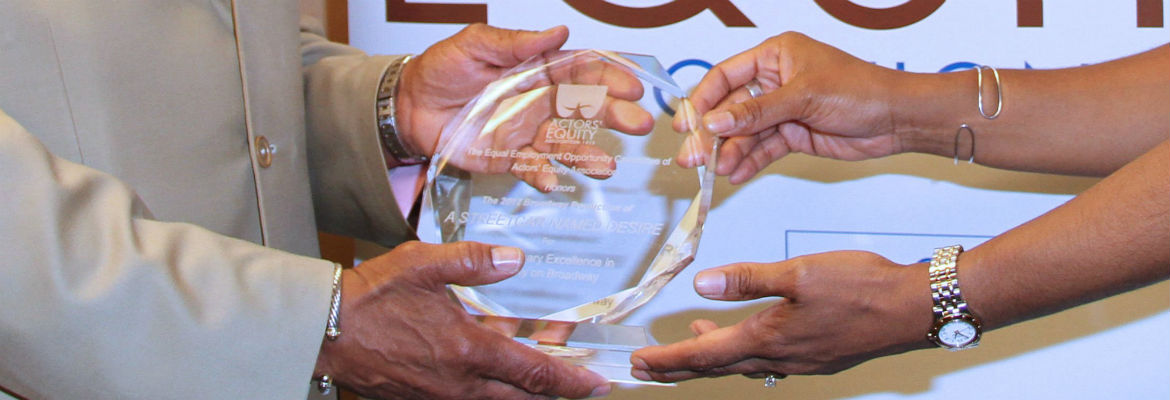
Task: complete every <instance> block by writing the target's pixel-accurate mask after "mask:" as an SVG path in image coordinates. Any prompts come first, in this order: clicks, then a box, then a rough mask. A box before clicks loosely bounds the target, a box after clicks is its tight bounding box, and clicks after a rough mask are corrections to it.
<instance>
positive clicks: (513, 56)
mask: <svg viewBox="0 0 1170 400" xmlns="http://www.w3.org/2000/svg"><path fill="white" fill-rule="evenodd" d="M567 38H568V30H567V29H566V28H564V27H563V26H562V27H556V28H552V29H549V30H546V31H544V32H539V33H537V32H526V31H514V30H505V29H498V28H493V27H490V26H487V25H483V24H475V25H471V26H468V27H467V28H466V29H464V30H463V31H460V32H459V33H458V34H456V35H455V36H452V37H451V38H448V39H446V40H444V41H441V42H439V43H437V44H435V45H434V46H432V47H431V48H429V49H427V51H426V52H424V53H423V54H422V55H420V56H419V57H418V58H417V59H416V60H414V61H411V62H409V63H407V64H406V67H405V70H404V71H403V77H402V80H401V82H400V86H399V99H398V101H399V104H398V112H399V114H398V116H399V120H400V121H403V122H402V123H400V126H399V128H400V129H401V130H402V132H403V136H404V138H405V140H407V141H408V145H409V146H411V147H412V148H414V149H419V150H420V151H422V152H423V153H425V154H430V155H434V153H435V151H436V147H437V146H438V141H439V136H440V134H441V133H442V130H443V128H444V126H445V125H446V124H447V123H449V122H450V121H451V119H452V118H454V117H455V115H456V114H457V113H458V112H459V111H460V110H461V109H462V108H463V107H464V106H466V105H467V103H468V102H470V101H471V100H472V99H473V98H474V97H475V96H476V95H477V94H479V93H480V92H481V91H482V90H483V89H484V88H485V87H486V86H487V85H488V84H489V83H491V82H493V81H496V80H497V79H499V78H500V77H501V76H502V75H503V74H504V73H506V72H508V70H509V69H511V68H513V67H516V66H518V65H520V64H521V63H523V62H524V61H526V60H528V59H530V58H534V57H538V56H541V55H543V54H544V53H546V52H549V51H552V50H556V49H558V48H560V46H561V45H562V44H564V42H565V40H566V39H567ZM606 65H607V64H604V63H599V62H571V63H562V64H558V65H554V66H546V67H545V69H544V70H543V73H541V74H534V75H531V76H528V77H527V78H526V79H518V80H517V81H515V82H514V83H516V86H515V88H514V90H512V91H510V92H508V93H506V94H505V96H507V97H506V98H507V99H508V101H510V102H512V104H515V105H518V106H516V107H514V108H508V109H507V110H506V112H510V113H512V114H510V115H508V116H507V118H492V120H493V121H502V123H500V124H499V126H497V127H495V129H492V130H491V131H489V132H479V131H476V132H463V133H460V134H456V135H453V136H457V137H461V138H463V139H465V140H469V141H474V142H475V143H476V145H475V146H473V145H472V144H471V143H470V142H469V143H461V144H460V145H459V146H457V147H460V148H465V147H466V148H480V149H486V148H490V149H492V150H495V151H508V150H516V151H518V152H519V153H521V154H523V155H525V156H527V157H520V158H515V159H514V158H512V157H499V156H470V155H467V154H458V155H457V157H454V158H452V159H451V162H454V163H456V165H458V166H460V167H461V168H463V169H466V170H469V171H475V172H485V173H503V172H511V173H512V174H513V175H516V176H517V177H518V178H520V179H523V180H525V181H527V182H528V183H529V184H531V185H532V186H534V187H536V188H537V189H540V190H544V191H547V189H548V188H550V187H551V186H553V185H555V184H556V183H557V179H556V174H555V173H552V172H549V171H551V170H552V168H549V167H551V166H552V165H551V163H550V161H549V160H548V159H547V158H546V157H542V155H547V154H564V153H572V154H575V155H580V156H586V157H582V159H580V160H557V161H558V162H559V163H560V164H564V165H566V166H569V167H576V168H580V169H581V170H583V171H586V175H589V176H590V177H593V178H597V179H604V178H607V177H609V175H611V174H612V171H613V169H614V168H615V167H616V164H615V163H614V162H613V161H612V159H610V160H609V161H605V160H604V159H605V158H607V156H608V155H607V154H606V153H605V152H604V151H603V150H601V149H600V148H597V147H596V146H592V145H585V144H578V145H572V144H565V143H549V142H547V141H545V140H544V135H541V134H539V133H543V132H545V131H547V128H548V125H549V124H550V123H552V121H553V117H555V116H556V115H555V114H554V113H553V110H552V107H551V104H552V98H553V97H555V96H556V89H557V87H556V86H555V84H558V83H572V84H589V85H604V86H606V87H607V91H606V95H605V100H604V104H603V105H602V106H601V110H599V111H598V110H593V112H594V113H598V112H600V113H599V114H598V115H597V118H598V119H599V120H600V121H601V122H602V123H603V124H604V127H606V128H611V129H614V130H617V131H620V132H625V133H628V134H636V135H642V134H646V133H649V132H650V130H651V129H652V128H653V124H654V119H653V117H652V116H651V115H650V113H648V112H646V111H645V110H643V109H642V108H641V107H639V106H638V105H637V103H636V101H637V100H638V99H640V98H641V97H642V95H643V90H642V86H641V84H640V83H639V82H638V80H637V78H635V77H634V76H633V75H631V74H629V73H628V72H626V71H624V70H621V69H618V68H607V67H606ZM534 66H539V64H536V65H534ZM500 112H503V111H497V113H500ZM493 117H494V116H493ZM477 146H478V147H477ZM589 156H594V157H595V158H592V159H590V158H589ZM514 166H518V167H516V168H514Z"/></svg>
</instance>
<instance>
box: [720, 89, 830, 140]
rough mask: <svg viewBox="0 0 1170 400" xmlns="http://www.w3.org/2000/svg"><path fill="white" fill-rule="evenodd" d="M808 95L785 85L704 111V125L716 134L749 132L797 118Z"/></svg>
mask: <svg viewBox="0 0 1170 400" xmlns="http://www.w3.org/2000/svg"><path fill="white" fill-rule="evenodd" d="M807 102H808V97H807V96H806V95H805V94H803V93H801V92H799V91H797V90H796V89H794V88H793V87H792V86H785V87H782V88H779V89H776V90H773V91H771V92H769V93H767V94H764V95H763V96H760V97H757V98H754V99H748V100H744V101H743V102H739V103H735V104H728V105H726V106H724V107H720V108H717V109H715V110H712V111H711V112H708V113H707V114H705V115H703V126H704V127H706V128H707V130H709V131H711V133H713V134H716V135H719V136H744V135H752V134H755V133H757V132H760V131H763V130H765V129H768V128H771V127H774V126H776V125H778V124H780V123H782V122H788V121H792V120H800V119H801V118H803V117H804V110H805V107H806V104H807Z"/></svg>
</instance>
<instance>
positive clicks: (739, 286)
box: [727, 264, 755, 295]
mask: <svg viewBox="0 0 1170 400" xmlns="http://www.w3.org/2000/svg"><path fill="white" fill-rule="evenodd" d="M753 267H754V264H748V265H740V266H739V267H738V268H735V269H734V270H732V271H730V272H731V273H730V274H728V275H727V293H728V294H730V295H752V294H755V288H754V287H753V283H754V282H755V268H753Z"/></svg>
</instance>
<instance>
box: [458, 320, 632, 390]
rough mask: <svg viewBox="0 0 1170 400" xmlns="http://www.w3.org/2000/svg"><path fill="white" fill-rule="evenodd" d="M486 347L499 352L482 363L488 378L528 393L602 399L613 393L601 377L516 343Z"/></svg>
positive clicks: (503, 340)
mask: <svg viewBox="0 0 1170 400" xmlns="http://www.w3.org/2000/svg"><path fill="white" fill-rule="evenodd" d="M493 335H494V334H493ZM497 336H498V335H497ZM493 342H494V343H493ZM485 344H486V345H487V346H489V347H488V348H492V349H496V350H493V351H492V354H494V355H496V356H493V357H490V359H485V360H482V361H480V362H481V363H483V364H484V365H482V366H481V367H482V371H483V376H484V377H486V378H492V379H495V380H498V381H501V382H504V383H507V384H509V385H512V386H515V387H517V388H520V389H523V390H524V391H526V392H528V393H533V394H544V395H553V396H563V397H569V398H584V397H594V396H601V395H604V394H607V393H609V391H610V386H609V382H608V381H607V380H606V379H605V378H603V377H601V376H600V375H597V374H595V373H593V372H590V371H589V370H587V369H584V368H581V367H577V366H574V365H572V364H569V363H568V362H565V361H563V360H560V359H556V358H553V357H550V356H548V355H546V354H544V353H541V352H539V351H537V350H534V349H532V348H531V347H528V346H525V345H523V344H520V343H517V342H515V341H513V340H510V339H506V338H503V337H497V338H494V339H493V340H492V341H491V342H488V343H485Z"/></svg>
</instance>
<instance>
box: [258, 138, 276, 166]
mask: <svg viewBox="0 0 1170 400" xmlns="http://www.w3.org/2000/svg"><path fill="white" fill-rule="evenodd" d="M274 155H276V145H274V144H270V143H268V138H266V137H264V136H260V137H257V138H256V162H257V163H258V164H260V168H268V167H269V166H271V165H272V156H274Z"/></svg>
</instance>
